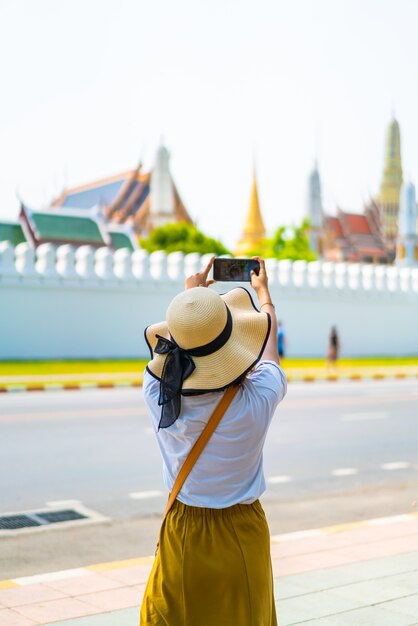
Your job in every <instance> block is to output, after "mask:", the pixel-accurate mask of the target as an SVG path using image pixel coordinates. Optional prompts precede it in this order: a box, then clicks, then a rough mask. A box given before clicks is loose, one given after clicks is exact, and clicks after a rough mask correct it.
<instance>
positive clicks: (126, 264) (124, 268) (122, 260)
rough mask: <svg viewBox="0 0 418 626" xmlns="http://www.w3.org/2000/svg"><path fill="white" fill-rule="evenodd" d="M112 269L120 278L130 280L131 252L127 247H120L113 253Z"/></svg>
mask: <svg viewBox="0 0 418 626" xmlns="http://www.w3.org/2000/svg"><path fill="white" fill-rule="evenodd" d="M113 271H114V272H115V276H117V277H118V278H119V279H120V280H126V281H129V280H130V281H132V280H134V279H135V276H134V275H133V272H132V252H131V251H130V250H128V248H120V249H119V250H116V252H114V253H113Z"/></svg>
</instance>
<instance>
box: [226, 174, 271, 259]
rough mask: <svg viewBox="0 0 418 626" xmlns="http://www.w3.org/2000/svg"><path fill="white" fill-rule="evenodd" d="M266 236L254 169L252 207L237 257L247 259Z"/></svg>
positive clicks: (238, 246) (236, 252) (236, 253)
mask: <svg viewBox="0 0 418 626" xmlns="http://www.w3.org/2000/svg"><path fill="white" fill-rule="evenodd" d="M265 236H266V229H265V226H264V222H263V218H262V216H261V210H260V203H259V200H258V190H257V178H256V174H255V169H254V172H253V184H252V189H251V199H250V206H249V209H248V213H247V218H246V220H245V225H244V231H243V234H242V237H241V239H240V240H239V242H238V244H237V247H236V248H235V251H234V254H235V256H238V257H239V256H242V257H246V256H248V255H250V254H251V253H252V252H253V251H254V249H255V248H257V246H258V245H259V244H260V243H261V242H262V240H263V239H264V238H265Z"/></svg>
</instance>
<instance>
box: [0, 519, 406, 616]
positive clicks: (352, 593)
mask: <svg viewBox="0 0 418 626" xmlns="http://www.w3.org/2000/svg"><path fill="white" fill-rule="evenodd" d="M271 551H272V559H273V572H274V578H275V587H276V603H277V610H278V618H279V626H291V625H296V624H304V625H305V626H418V514H416V513H413V514H408V515H399V516H396V517H391V518H380V519H375V520H368V521H365V522H358V523H353V524H344V525H339V526H332V527H329V528H322V529H314V530H309V531H303V532H296V533H289V534H286V535H277V536H273V537H272V538H271ZM151 564H152V557H144V558H138V559H131V560H128V561H120V562H114V563H103V564H100V565H92V566H89V567H83V568H78V569H73V570H67V571H62V572H53V573H50V574H40V575H38V576H30V577H27V578H18V579H14V580H9V581H0V626H39V625H46V624H55V626H138V616H139V608H138V607H139V604H140V602H141V597H142V594H143V591H144V587H145V583H146V580H147V577H148V573H149V570H150V568H151ZM196 626H198V625H196Z"/></svg>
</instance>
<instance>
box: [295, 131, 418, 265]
mask: <svg viewBox="0 0 418 626" xmlns="http://www.w3.org/2000/svg"><path fill="white" fill-rule="evenodd" d="M402 181H403V174H402V160H401V137H400V130H399V124H398V122H397V120H396V119H392V120H391V122H390V124H389V127H388V130H387V135H386V145H385V157H384V167H383V175H382V180H381V184H380V190H379V193H378V195H377V196H376V197H375V198H372V199H371V200H370V201H369V203H368V204H366V206H365V207H364V211H363V213H352V212H347V211H343V210H341V209H340V208H337V210H336V215H327V214H325V213H324V212H323V210H322V202H321V182H320V176H319V171H318V165H317V163H315V166H314V169H313V171H312V172H311V174H310V176H309V182H308V202H307V215H308V217H309V220H310V223H311V228H310V242H311V247H312V249H313V250H314V251H315V252H316V253H317V254H318V256H319V257H322V258H324V259H327V260H333V261H354V262H363V263H393V262H395V257H398V256H399V254H401V253H402V251H404V250H405V251H406V250H407V249H408V251H409V252H408V253H406V252H405V259H406V258H407V259H409V261H410V262H412V261H411V260H412V258H413V253H412V252H411V245H412V244H409V243H408V244H406V242H407V241H408V242H410V241H412V239H411V238H412V237H413V235H416V229H417V226H416V217H415V226H414V227H413V226H412V222H413V221H414V218H413V217H411V216H410V217H408V219H407V222H408V227H406V226H405V227H404V226H402V228H403V231H402V232H401V223H404V222H405V220H406V218H402V219H404V222H402V220H401V215H400V195H401V187H402ZM405 193H406V192H405ZM411 194H412V192H411V190H410V191H409V197H412V195H411ZM408 202H409V205H408V206H412V205H411V202H412V201H411V200H408ZM406 203H407V200H404V209H403V213H402V214H403V215H404V216H405V215H406V213H407V211H410V213H408V215H412V209H406V208H405V206H406ZM405 223H406V222H405ZM412 231H413V233H412ZM399 238H401V240H400V239H399ZM414 245H415V244H414Z"/></svg>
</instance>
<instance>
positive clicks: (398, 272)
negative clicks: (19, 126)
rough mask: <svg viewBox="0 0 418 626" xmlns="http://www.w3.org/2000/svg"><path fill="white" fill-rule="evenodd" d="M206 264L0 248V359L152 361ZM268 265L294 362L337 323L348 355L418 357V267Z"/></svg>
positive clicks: (316, 348) (317, 352) (320, 349)
mask: <svg viewBox="0 0 418 626" xmlns="http://www.w3.org/2000/svg"><path fill="white" fill-rule="evenodd" d="M205 262H206V258H205V257H202V258H201V257H199V255H197V254H189V255H187V256H183V255H182V254H181V253H173V254H170V255H168V256H167V255H166V254H165V253H164V252H155V253H153V254H151V255H148V254H147V253H145V252H144V251H143V250H137V251H135V252H133V253H130V252H128V251H127V250H118V251H116V252H114V253H113V252H112V251H111V250H109V249H108V248H101V249H99V250H96V251H95V250H92V249H91V248H89V247H88V246H82V247H79V248H76V249H74V248H72V247H71V246H60V247H58V248H55V247H54V246H52V245H51V244H44V245H42V246H40V247H39V248H38V249H37V250H36V251H35V250H34V249H33V248H31V247H29V246H28V245H27V244H25V243H22V244H20V245H18V246H17V247H16V248H13V247H12V246H11V245H10V244H9V243H7V242H3V243H0V332H1V334H0V359H2V360H4V359H32V358H33V359H47V358H61V357H65V358H88V357H92V358H102V357H120V358H123V357H137V356H148V351H147V348H146V344H145V341H144V338H143V329H144V327H145V326H146V325H148V324H150V323H152V322H155V321H159V320H163V319H164V318H165V311H166V308H167V305H168V303H169V302H170V300H171V299H172V298H173V297H174V296H175V295H176V294H177V293H178V292H179V291H181V290H182V289H183V284H184V277H185V275H189V274H191V273H194V272H196V271H197V270H198V269H199V268H200V267H201V265H202V264H203V263H205ZM267 266H268V272H269V276H270V287H271V293H272V297H273V301H274V303H275V304H276V310H277V313H278V317H279V318H280V319H282V320H283V322H284V326H285V330H286V335H287V342H288V352H289V356H291V355H294V356H304V355H309V356H323V355H324V354H325V352H326V345H327V337H328V334H329V329H330V326H331V325H333V324H335V325H337V327H338V330H339V333H340V337H341V341H342V352H343V354H345V355H368V354H399V355H401V354H402V355H407V354H418V268H415V269H411V268H397V267H386V266H370V265H359V264H352V265H348V264H344V263H326V262H314V263H309V264H307V263H305V262H303V261H297V262H295V263H291V262H290V261H279V262H278V261H276V260H274V259H268V261H267ZM215 288H216V289H217V290H218V291H220V292H222V291H226V290H228V289H229V288H230V285H229V284H225V283H223V284H218V285H216V287H215Z"/></svg>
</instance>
